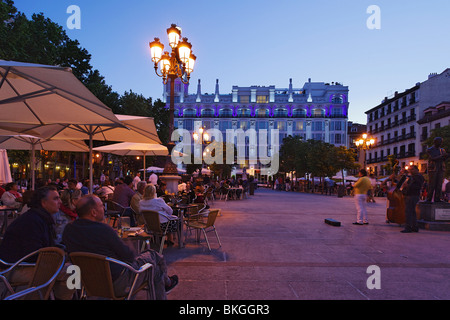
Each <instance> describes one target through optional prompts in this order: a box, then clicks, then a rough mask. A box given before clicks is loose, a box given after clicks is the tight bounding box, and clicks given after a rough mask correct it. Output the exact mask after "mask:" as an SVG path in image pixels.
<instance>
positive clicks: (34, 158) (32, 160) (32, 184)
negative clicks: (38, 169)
mask: <svg viewBox="0 0 450 320" xmlns="http://www.w3.org/2000/svg"><path fill="white" fill-rule="evenodd" d="M35 151H36V145H35V144H34V143H32V144H31V190H34V186H35V183H36V176H35V170H34V169H35V163H36V152H35Z"/></svg>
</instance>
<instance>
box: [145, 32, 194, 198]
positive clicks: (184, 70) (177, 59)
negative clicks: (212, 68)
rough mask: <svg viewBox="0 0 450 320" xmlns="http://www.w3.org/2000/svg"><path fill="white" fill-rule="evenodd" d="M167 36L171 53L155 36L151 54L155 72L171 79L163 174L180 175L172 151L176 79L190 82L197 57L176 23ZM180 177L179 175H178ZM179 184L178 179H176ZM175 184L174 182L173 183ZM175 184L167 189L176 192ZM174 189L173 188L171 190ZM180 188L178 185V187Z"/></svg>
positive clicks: (166, 80)
mask: <svg viewBox="0 0 450 320" xmlns="http://www.w3.org/2000/svg"><path fill="white" fill-rule="evenodd" d="M167 36H168V39H169V46H170V47H171V53H169V52H168V51H164V45H163V44H162V43H161V42H160V41H159V38H155V40H154V41H152V42H150V54H151V59H152V61H153V63H154V68H155V73H156V74H157V75H158V76H159V77H161V78H162V79H163V83H164V85H166V84H167V83H168V82H169V81H170V104H169V139H170V140H169V142H168V144H167V149H168V150H169V155H168V157H167V160H166V164H165V167H164V171H163V176H162V177H161V178H164V176H167V177H166V178H167V179H166V180H168V181H169V180H177V179H170V178H169V177H170V176H171V177H174V176H178V170H177V167H176V165H175V164H174V163H173V162H172V159H171V153H172V149H173V147H174V146H175V143H174V142H173V141H172V133H173V131H174V112H175V101H174V100H175V80H176V79H180V80H181V81H182V82H183V83H184V84H188V83H189V80H190V77H191V73H192V72H193V71H194V65H195V61H196V59H197V57H196V56H195V55H194V54H193V53H192V45H191V44H190V43H189V42H188V38H181V28H180V27H178V26H177V25H176V24H172V25H171V26H170V28H168V29H167ZM178 178H179V177H178ZM175 183H176V184H178V182H177V181H175ZM172 185H173V183H172ZM175 187H177V186H176V185H175V186H172V188H171V187H170V186H169V184H167V190H168V191H169V192H171V191H174V192H175ZM171 189H173V190H171ZM176 190H178V187H177V189H176Z"/></svg>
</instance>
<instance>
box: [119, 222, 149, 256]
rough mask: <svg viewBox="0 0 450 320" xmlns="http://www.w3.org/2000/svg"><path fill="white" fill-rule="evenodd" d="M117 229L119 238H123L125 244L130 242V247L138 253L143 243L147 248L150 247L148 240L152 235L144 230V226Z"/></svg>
mask: <svg viewBox="0 0 450 320" xmlns="http://www.w3.org/2000/svg"><path fill="white" fill-rule="evenodd" d="M117 231H118V232H119V236H120V238H121V239H122V240H124V242H125V243H126V244H127V245H128V244H130V245H131V246H130V247H132V248H134V249H135V250H136V252H137V253H138V254H140V253H141V251H142V249H143V248H144V245H146V246H147V248H150V245H149V240H150V239H151V238H152V235H151V234H148V233H147V232H145V231H144V227H135V228H130V229H129V230H125V231H122V230H117ZM136 244H137V248H136Z"/></svg>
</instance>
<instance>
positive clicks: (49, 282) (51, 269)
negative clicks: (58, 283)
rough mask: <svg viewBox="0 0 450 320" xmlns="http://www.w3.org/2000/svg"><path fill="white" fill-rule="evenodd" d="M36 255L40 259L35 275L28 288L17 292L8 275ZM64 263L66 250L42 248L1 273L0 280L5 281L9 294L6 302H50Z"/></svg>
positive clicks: (36, 265)
mask: <svg viewBox="0 0 450 320" xmlns="http://www.w3.org/2000/svg"><path fill="white" fill-rule="evenodd" d="M34 255H38V258H37V261H36V264H35V266H34V271H33V275H32V277H31V279H30V281H29V282H28V284H27V285H26V286H27V288H25V289H23V290H21V291H19V292H15V291H14V289H13V288H12V285H11V283H9V281H8V279H7V274H8V273H10V272H14V270H15V269H16V268H19V267H21V266H23V265H24V263H25V262H26V261H27V260H28V259H29V258H30V257H32V256H34ZM64 262H65V252H64V250H62V249H60V248H56V247H47V248H41V249H39V250H37V251H35V252H32V253H30V254H28V255H26V256H25V257H23V258H21V259H20V260H19V261H17V262H16V263H14V264H13V265H12V266H11V267H9V268H8V269H6V270H4V271H2V272H0V280H1V281H3V283H4V284H5V286H6V288H7V290H8V292H9V295H8V296H7V297H6V298H5V299H4V300H16V299H27V300H38V299H40V300H48V299H49V298H50V297H51V293H52V289H53V285H54V283H55V280H56V277H57V276H58V274H59V273H60V272H61V270H62V269H63V267H64Z"/></svg>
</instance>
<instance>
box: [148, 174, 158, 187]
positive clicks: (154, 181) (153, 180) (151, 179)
mask: <svg viewBox="0 0 450 320" xmlns="http://www.w3.org/2000/svg"><path fill="white" fill-rule="evenodd" d="M148 182H149V183H151V184H152V185H154V186H155V187H156V186H157V185H158V176H157V175H156V173H154V172H150V177H149V178H148Z"/></svg>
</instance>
